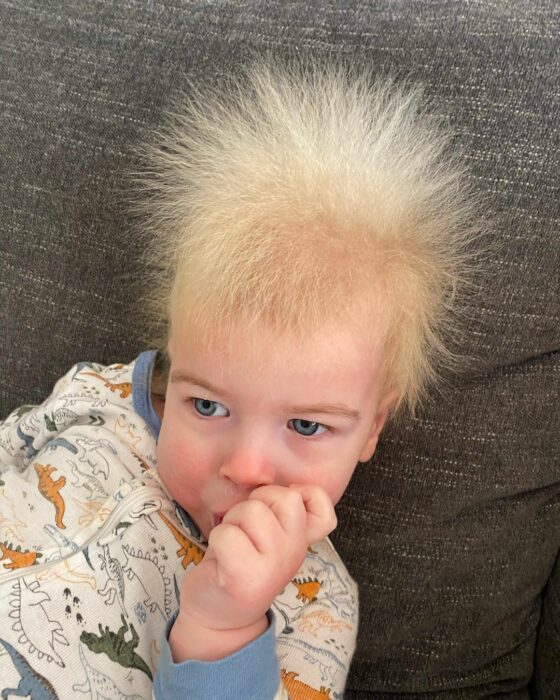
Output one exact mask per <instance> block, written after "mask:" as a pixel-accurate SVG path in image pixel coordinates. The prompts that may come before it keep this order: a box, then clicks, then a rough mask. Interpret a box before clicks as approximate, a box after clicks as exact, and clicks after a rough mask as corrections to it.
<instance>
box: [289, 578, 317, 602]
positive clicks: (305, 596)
mask: <svg viewBox="0 0 560 700" xmlns="http://www.w3.org/2000/svg"><path fill="white" fill-rule="evenodd" d="M292 583H293V584H294V586H295V587H296V588H297V589H298V594H297V599H298V600H303V601H305V603H314V602H315V601H316V600H317V593H319V591H320V590H321V584H320V583H319V581H318V580H317V579H316V578H315V579H311V578H308V579H307V580H305V579H302V580H301V581H298V579H297V578H295V579H293V580H292Z"/></svg>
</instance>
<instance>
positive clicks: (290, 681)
mask: <svg viewBox="0 0 560 700" xmlns="http://www.w3.org/2000/svg"><path fill="white" fill-rule="evenodd" d="M296 676H299V673H296V672H295V671H289V672H288V671H286V669H285V668H282V669H280V677H281V679H282V683H283V684H284V688H286V690H287V691H288V695H289V696H290V700H325V698H329V699H330V697H331V689H330V688H326V687H325V686H324V685H322V686H321V687H320V688H319V690H315V688H312V687H311V686H310V685H307V683H303V682H302V681H298V680H296Z"/></svg>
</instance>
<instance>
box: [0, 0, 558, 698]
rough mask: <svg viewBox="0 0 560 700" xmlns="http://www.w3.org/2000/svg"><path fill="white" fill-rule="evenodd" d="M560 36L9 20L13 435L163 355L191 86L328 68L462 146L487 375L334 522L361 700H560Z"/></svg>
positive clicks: (242, 23) (355, 23)
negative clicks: (147, 335) (425, 113)
mask: <svg viewBox="0 0 560 700" xmlns="http://www.w3.org/2000/svg"><path fill="white" fill-rule="evenodd" d="M559 28H560V5H559V4H558V1H557V0H531V2H529V1H527V0H496V1H495V2H486V1H485V0H462V1H460V0H416V1H415V2H409V1H408V0H383V1H377V0H371V1H369V0H347V1H345V2H342V3H341V2H335V1H334V0H328V1H327V0H325V2H314V1H313V0H309V1H308V2H307V3H305V2H298V1H290V2H286V1H285V0H268V2H260V1H259V0H246V1H240V2H232V1H223V2H218V1H213V2H208V1H207V0H196V1H192V2H188V1H186V0H174V2H170V1H165V2H158V3H152V2H150V3H141V2H137V1H132V0H122V1H121V2H118V3H112V2H101V1H100V0H90V1H89V2H88V3H84V2H79V1H78V0H68V1H67V2H64V3H58V2H54V1H53V0H36V1H35V2H31V1H22V2H13V1H12V0H0V162H1V163H2V167H1V170H0V207H1V220H0V245H1V259H0V295H1V296H0V314H1V316H0V323H1V327H0V337H1V338H2V342H1V344H0V367H1V381H0V417H4V416H5V415H6V414H7V413H8V412H9V411H10V410H11V409H13V408H15V407H16V406H18V405H21V404H23V403H36V402H39V401H41V400H42V399H43V398H44V397H45V396H46V395H47V394H48V392H49V391H50V388H51V386H52V384H53V382H54V381H55V380H56V379H57V378H58V377H59V376H61V375H62V373H63V372H64V371H65V370H66V369H68V367H70V365H71V364H72V363H74V362H76V361H78V360H94V361H98V362H103V363H106V362H111V361H117V360H122V361H129V360H130V359H132V358H133V357H134V356H135V354H136V353H137V352H138V351H139V350H141V349H143V348H144V343H143V340H142V329H138V328H134V327H132V323H131V321H130V320H129V316H128V311H129V308H130V302H131V292H130V288H129V285H128V283H129V281H130V280H131V279H133V278H134V277H135V276H136V275H137V273H138V266H137V262H136V260H137V253H138V244H137V243H135V241H134V239H131V238H130V237H127V238H124V235H125V234H126V233H127V232H128V230H129V218H128V215H127V210H126V204H125V200H126V197H125V191H126V188H127V185H126V177H125V176H126V173H127V172H129V171H130V170H131V169H133V168H134V167H135V165H136V163H135V161H134V157H133V156H132V152H133V148H134V146H135V145H136V144H137V143H138V142H139V141H140V140H141V139H142V138H143V137H144V136H145V135H146V134H147V133H148V132H149V130H150V129H151V128H153V127H154V126H155V125H156V124H157V123H158V121H159V120H160V117H161V113H162V110H163V109H164V108H165V107H166V105H167V104H168V103H169V98H170V96H171V95H173V94H175V93H177V92H178V91H180V90H181V89H184V87H185V85H186V79H187V77H189V78H191V79H194V80H195V81H206V80H213V79H215V77H216V76H217V75H219V74H220V72H221V71H222V70H223V69H224V67H225V66H235V65H236V64H238V63H240V62H241V61H243V60H244V59H245V58H246V57H247V56H248V55H249V53H250V52H255V51H256V52H261V51H265V50H269V51H271V52H272V53H273V54H274V53H275V52H276V53H278V55H284V54H285V53H287V52H292V53H298V52H299V53H301V52H305V51H311V52H313V53H316V54H322V53H327V52H330V51H332V52H334V53H341V54H344V55H345V56H347V57H348V58H349V59H351V58H352V57H355V58H356V59H359V60H360V61H362V62H366V63H368V64H371V65H373V66H376V67H378V69H379V72H380V73H383V72H385V71H391V72H392V73H393V74H396V75H397V77H402V76H409V77H410V78H412V79H413V80H418V81H420V82H422V83H423V84H424V85H425V88H426V92H427V95H428V96H429V97H430V98H432V99H433V103H434V106H435V109H436V111H437V112H438V113H440V114H441V115H442V116H444V117H445V118H446V119H447V120H448V121H449V123H450V124H451V125H452V127H453V128H454V130H455V132H456V134H457V139H456V141H457V146H458V147H459V148H461V149H462V151H463V153H464V157H465V159H466V161H467V162H468V165H469V167H470V169H471V177H472V178H473V181H474V183H475V184H476V187H477V189H478V190H479V191H480V193H481V197H484V198H485V199H486V200H487V202H488V206H489V208H490V211H491V212H492V216H493V224H492V235H493V236H495V238H496V240H498V241H499V242H500V244H501V245H500V247H499V248H498V249H497V250H496V251H495V252H494V253H493V254H492V256H491V259H489V260H488V261H487V262H488V271H489V274H488V275H487V277H486V279H485V281H484V292H483V295H482V299H481V302H480V304H479V305H478V307H477V308H476V309H473V310H472V318H471V321H470V323H469V327H468V328H467V331H468V332H467V335H466V337H465V341H464V346H463V347H462V348H461V349H462V350H463V351H464V352H466V353H469V354H471V355H472V356H473V357H475V358H477V361H476V362H475V363H473V367H472V369H471V370H469V372H467V373H465V374H464V375H463V376H461V377H459V378H454V379H451V380H450V381H451V385H450V390H449V391H448V392H447V394H446V395H445V396H437V397H435V399H434V401H433V404H432V405H431V406H428V407H426V409H424V410H423V411H422V412H421V413H420V414H419V415H418V416H417V418H416V419H415V420H412V421H410V422H409V423H408V424H407V425H406V426H403V427H400V428H398V429H397V428H395V427H393V428H389V429H388V430H387V432H386V433H384V435H383V437H382V440H381V444H380V446H379V448H378V451H377V453H376V455H375V456H374V458H373V460H372V461H371V463H369V464H367V465H361V466H360V467H359V468H358V470H357V472H356V474H355V477H354V479H353V481H352V483H351V485H350V488H349V491H348V492H347V494H346V495H345V496H344V498H343V500H342V501H341V502H340V504H339V507H338V515H339V529H338V530H337V532H336V533H335V535H334V536H333V541H334V543H335V545H336V546H337V548H338V550H339V552H340V554H341V556H342V557H343V559H344V560H345V562H346V563H347V565H348V567H349V569H350V571H351V573H352V574H353V575H354V577H355V578H356V579H357V580H358V582H359V584H360V590H361V603H362V608H361V627H360V635H359V642H358V651H357V653H356V656H355V660H354V664H353V667H352V671H351V674H350V678H349V684H348V687H349V690H348V694H347V696H348V697H350V698H352V697H354V698H366V697H368V698H370V697H371V698H385V697H387V698H388V697H391V698H408V697H414V698H432V697H433V698H436V697H437V698H481V697H489V696H491V695H493V694H498V693H501V695H500V697H504V698H527V697H529V692H530V690H529V689H528V684H529V683H531V685H530V689H531V692H532V693H533V695H534V696H535V697H539V698H545V699H548V698H550V699H552V698H558V697H560V663H559V661H558V659H559V658H560V593H559V591H560V565H559V564H558V562H557V556H558V549H559V543H560V449H559V440H558V435H559V432H560V430H559V429H560V425H559V423H560V420H559V410H558V405H559V395H560V391H559V389H560V351H559V350H560V322H559V316H560V309H559V305H560V304H559V288H560V284H559V274H560V273H559V271H560V234H559V224H560V211H559V181H560V178H559V172H560V171H559V165H560V156H559V153H560V136H559V117H558V115H559V114H560V86H559V75H560V51H559ZM0 536H1V533H0ZM555 562H556V564H555ZM551 572H552V573H553V576H552V578H550V575H551ZM543 591H545V592H546V595H545V596H543ZM541 612H542V616H541ZM539 621H540V625H539ZM534 669H535V670H536V671H535V674H534V677H533V679H532V680H531V678H532V676H533V670H534Z"/></svg>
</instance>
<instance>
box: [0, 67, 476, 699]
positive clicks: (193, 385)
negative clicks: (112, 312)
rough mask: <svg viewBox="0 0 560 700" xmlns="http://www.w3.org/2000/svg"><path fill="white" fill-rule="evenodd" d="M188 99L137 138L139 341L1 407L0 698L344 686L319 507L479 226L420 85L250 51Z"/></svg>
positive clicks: (344, 576)
mask: <svg viewBox="0 0 560 700" xmlns="http://www.w3.org/2000/svg"><path fill="white" fill-rule="evenodd" d="M191 92H192V94H191V97H190V99H189V101H188V103H187V104H186V105H178V106H177V108H176V110H175V114H173V115H171V116H170V117H169V120H168V122H167V125H166V126H165V127H164V128H163V129H162V131H161V132H160V134H159V136H158V137H157V143H155V145H152V146H150V147H146V148H145V149H144V151H143V154H144V156H145V159H146V166H145V168H144V172H146V173H148V174H147V175H145V176H143V178H142V180H141V182H142V203H141V204H139V209H140V210H141V213H142V216H143V221H144V225H145V231H146V237H145V263H146V264H145V273H144V275H143V276H142V281H141V284H142V286H141V293H140V295H139V305H138V313H139V315H140V317H141V323H142V324H143V326H144V327H146V323H148V325H149V327H150V329H151V333H152V337H151V345H152V348H154V349H152V350H148V351H146V352H143V353H142V354H141V355H140V356H139V357H137V358H136V359H135V360H134V361H133V362H132V363H130V364H128V365H126V364H115V365H110V366H108V367H103V366H101V365H99V364H95V363H79V364H78V365H76V366H75V367H73V368H72V369H71V370H70V371H69V372H68V373H67V374H66V375H65V376H64V377H63V378H62V379H60V380H59V382H57V384H56V386H55V387H54V390H53V393H52V394H51V396H50V397H49V398H48V399H47V400H46V401H45V402H44V403H43V404H42V405H41V406H38V407H30V406H24V407H22V408H21V409H18V410H16V411H14V412H13V413H12V414H11V415H10V416H9V417H8V418H7V419H6V420H5V421H4V422H3V423H2V424H0V458H1V459H2V468H1V471H2V474H1V485H0V488H1V492H0V496H1V498H0V520H1V522H2V531H1V533H0V542H3V543H2V544H1V547H2V559H1V560H0V561H1V563H3V567H4V573H1V574H0V601H1V602H0V609H1V613H2V614H3V619H4V620H6V621H7V623H6V625H5V627H4V629H3V630H2V631H1V632H0V649H1V648H3V649H4V652H5V653H4V654H3V655H1V656H0V678H1V679H2V680H1V681H0V686H2V688H3V693H2V696H3V697H4V696H6V697H8V696H9V695H10V693H11V694H13V695H19V696H26V695H31V696H32V697H41V698H43V697H44V698H56V697H60V698H64V697H77V696H78V695H77V694H80V693H90V694H91V697H92V698H96V697H98V696H103V697H112V698H147V697H149V696H150V694H151V693H153V695H154V696H155V697H156V698H158V699H159V698H175V697H182V696H185V697H193V698H194V697H204V698H208V697H211V698H228V699H231V698H244V699H247V698H255V699H257V698H258V699H259V700H261V699H265V698H271V699H272V698H287V697H292V698H303V697H305V698H312V697H313V698H319V697H324V698H329V697H331V698H335V697H342V693H343V690H344V685H345V680H346V676H347V673H348V668H349V665H350V661H351V658H352V654H353V651H354V647H355V640H356V633H357V619H358V617H357V615H358V610H357V589H356V585H355V583H354V582H353V581H352V579H351V578H350V576H349V574H348V572H347V571H346V569H345V567H344V565H343V563H342V562H341V560H340V558H339V557H338V556H337V554H336V553H335V551H334V549H333V548H332V545H331V544H330V542H329V540H328V539H327V538H326V536H327V535H328V533H329V532H331V531H332V530H333V529H334V528H335V526H336V515H335V511H334V506H335V505H336V503H337V502H338V501H339V499H340V498H341V496H342V494H343V493H344V490H345V489H346V487H347V485H348V482H349V481H350V479H351V477H352V474H353V472H354V469H355V468H356V465H357V464H358V463H360V462H367V461H368V460H370V459H371V457H372V456H373V454H374V452H375V449H376V445H377V442H378V439H379V435H380V433H381V430H382V429H383V427H384V425H385V424H386V422H387V420H388V419H393V420H394V419H396V418H399V417H404V416H405V415H406V413H413V412H414V410H415V408H416V406H417V405H418V404H419V402H420V401H422V399H423V398H424V397H425V396H426V395H427V389H428V387H430V386H435V380H436V379H437V377H439V376H440V375H439V373H438V372H437V370H438V368H441V367H448V368H450V367H454V366H457V365H459V364H460V362H461V358H459V357H458V356H457V355H456V354H455V353H454V352H453V351H452V349H451V347H452V341H453V331H454V329H455V328H456V322H457V319H458V314H459V312H460V308H459V307H458V305H457V299H462V298H464V297H463V294H462V292H463V291H464V290H465V289H466V288H467V283H468V273H469V272H470V271H471V270H472V269H473V268H472V266H473V258H472V255H471V253H470V252H469V251H470V247H471V243H472V241H473V240H474V239H475V238H476V237H477V234H478V227H477V224H476V217H475V216H473V211H474V207H473V204H472V202H473V197H472V196H471V195H470V194H469V193H468V189H467V187H466V185H465V181H464V177H463V175H462V172H461V168H460V167H459V166H458V165H457V164H456V160H455V159H454V158H452V157H451V156H450V155H449V154H448V151H449V146H450V143H449V137H448V136H446V135H445V133H444V132H443V130H442V129H440V128H439V127H438V124H437V123H436V121H435V120H434V119H433V118H431V117H429V116H428V115H427V114H426V113H425V111H424V109H423V108H422V106H421V105H422V101H421V95H420V92H419V91H418V90H417V89H412V88H410V87H401V88H399V87H398V86H397V85H395V84H394V83H392V82H390V81H385V82H382V81H377V82H376V81H373V80H372V79H371V75H368V74H362V75H360V76H358V75H352V74H351V73H350V72H349V71H345V70H343V69H342V68H340V67H333V66H327V67H323V68H319V67H317V66H316V67H308V68H302V67H301V66H297V65H293V64H292V65H290V66H287V67H274V68H273V67H271V66H270V65H269V64H265V63H259V62H256V63H254V64H252V65H251V66H250V67H249V68H247V69H246V70H245V71H244V73H243V75H242V76H241V77H239V78H237V79H233V78H231V79H230V80H229V82H228V84H227V86H226V87H225V88H224V87H220V88H215V89H213V90H211V89H208V90H206V91H204V92H199V91H197V90H195V89H194V88H192V91H191Z"/></svg>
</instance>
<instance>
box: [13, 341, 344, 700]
mask: <svg viewBox="0 0 560 700" xmlns="http://www.w3.org/2000/svg"><path fill="white" fill-rule="evenodd" d="M155 358H156V353H155V351H146V352H143V353H141V354H140V355H139V356H138V357H137V358H136V360H134V361H133V362H132V363H130V364H114V365H109V366H102V365H99V364H95V363H86V362H81V363H78V364H77V365H75V366H74V367H72V369H71V370H70V371H69V372H67V374H66V375H65V376H64V377H62V378H61V379H60V380H59V381H58V382H57V383H56V385H55V387H54V389H53V392H52V394H51V395H50V396H49V397H48V398H47V399H46V400H45V401H44V402H43V403H42V404H41V405H40V406H22V407H21V408H18V409H17V410H15V411H13V412H12V413H11V414H10V415H9V416H8V417H7V418H6V419H5V420H4V421H3V422H0V620H1V621H2V623H1V626H0V697H1V698H2V700H9V699H10V698H16V697H31V698H32V700H55V699H56V698H60V699H61V700H62V699H65V698H83V699H84V700H89V699H90V698H91V700H99V699H100V698H114V699H115V700H117V699H118V700H142V699H144V700H149V699H150V698H152V697H155V698H157V700H163V699H166V698H179V697H184V698H193V699H195V698H216V699H219V698H223V699H224V700H226V699H227V700H236V699H237V698H239V699H242V700H248V699H254V700H267V699H270V700H278V699H280V698H292V699H297V700H307V699H309V700H311V699H312V700H315V699H317V700H319V699H321V698H323V699H324V698H330V699H331V700H332V699H334V698H342V694H343V689H344V684H345V681H346V676H347V674H348V668H349V666H350V660H351V658H352V654H353V652H354V648H355V643H356V634H357V625H358V592H357V587H356V584H355V582H354V581H353V580H352V578H351V577H350V575H349V574H348V571H347V570H346V568H345V566H344V564H343V563H342V561H341V560H340V558H339V557H338V555H337V554H336V552H335V550H334V548H333V546H332V544H331V543H330V541H329V540H328V538H326V539H325V540H323V541H322V542H320V543H318V544H316V545H313V547H311V548H310V550H309V552H308V555H307V557H306V559H305V560H304V562H303V564H302V566H301V569H300V571H299V572H298V574H297V575H296V576H295V577H294V578H293V580H292V581H291V582H290V584H289V585H288V586H286V588H285V589H284V590H283V591H282V593H281V594H280V595H279V596H278V597H277V598H276V599H275V601H274V603H273V605H272V607H271V609H270V610H269V611H268V613H267V616H268V619H269V623H270V624H269V626H268V629H267V630H266V631H265V632H264V633H263V634H262V635H261V636H260V637H258V638H257V639H255V640H254V641H253V642H251V643H250V644H248V645H247V646H245V647H243V648H242V649H240V650H239V651H237V652H236V653H234V654H232V655H231V656H228V657H226V658H225V659H220V660H218V661H212V662H202V661H196V660H189V661H184V662H182V663H179V664H175V663H173V660H172V657H171V652H170V647H169V644H168V641H167V637H168V634H169V630H170V629H171V626H172V625H173V621H174V619H175V616H176V614H177V609H178V604H179V603H178V597H179V590H180V588H181V582H182V580H183V577H184V576H188V575H189V572H190V571H192V570H193V567H195V566H197V564H198V563H199V562H200V561H201V559H202V558H203V557H204V553H205V550H206V541H205V540H204V539H203V538H202V537H201V535H200V533H199V531H198V529H197V528H196V525H195V524H194V522H193V521H192V520H191V519H190V517H189V515H188V513H186V512H185V511H184V510H183V509H182V508H181V507H180V506H179V505H178V504H176V503H175V502H174V501H173V500H172V499H171V497H170V496H169V494H168V493H167V491H166V489H165V487H164V485H163V483H162V482H161V480H160V479H159V477H158V472H157V463H156V442H157V437H158V434H159V428H160V420H159V418H158V416H157V415H156V413H155V412H154V410H153V406H152V403H151V393H150V387H151V375H152V369H153V365H154V361H155Z"/></svg>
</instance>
